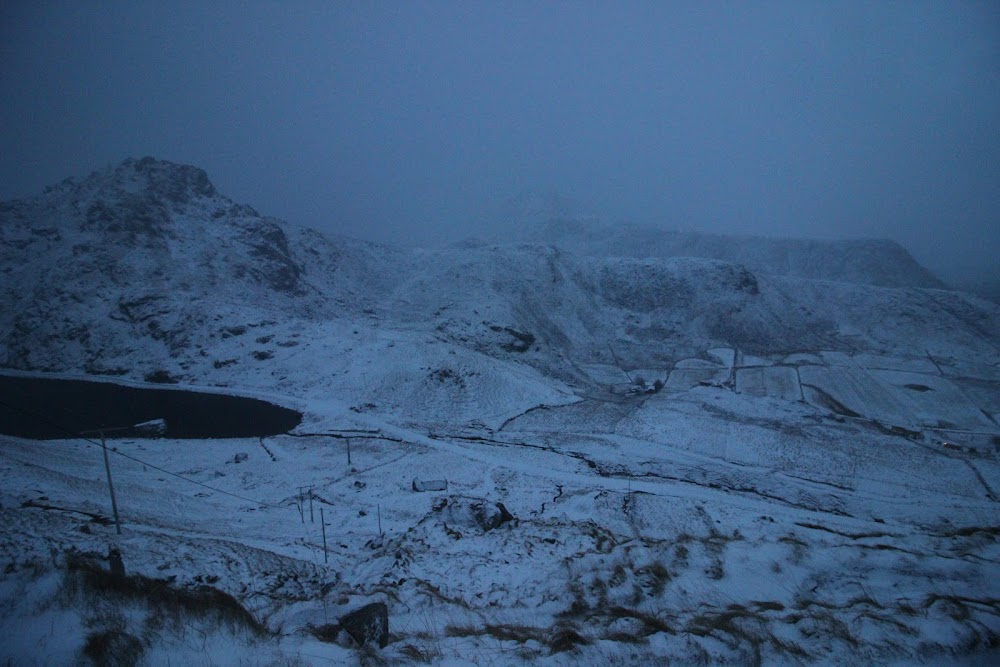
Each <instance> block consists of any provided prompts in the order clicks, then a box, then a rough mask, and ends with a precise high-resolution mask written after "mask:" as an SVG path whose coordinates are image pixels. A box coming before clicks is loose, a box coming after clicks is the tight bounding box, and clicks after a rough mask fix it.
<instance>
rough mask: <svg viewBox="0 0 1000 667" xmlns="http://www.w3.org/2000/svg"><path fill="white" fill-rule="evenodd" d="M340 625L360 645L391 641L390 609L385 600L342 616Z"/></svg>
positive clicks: (381, 643) (382, 643)
mask: <svg viewBox="0 0 1000 667" xmlns="http://www.w3.org/2000/svg"><path fill="white" fill-rule="evenodd" d="M340 626H341V627H342V628H343V629H344V631H345V632H346V633H347V634H348V635H350V636H351V639H353V640H354V641H355V642H356V643H357V644H358V646H365V645H366V644H378V646H379V648H385V645H386V644H388V643H389V609H388V608H387V607H386V606H385V603H384V602H373V603H371V604H367V605H365V606H364V607H361V608H360V609H355V610H354V611H352V612H350V613H349V614H346V615H344V616H341V617H340Z"/></svg>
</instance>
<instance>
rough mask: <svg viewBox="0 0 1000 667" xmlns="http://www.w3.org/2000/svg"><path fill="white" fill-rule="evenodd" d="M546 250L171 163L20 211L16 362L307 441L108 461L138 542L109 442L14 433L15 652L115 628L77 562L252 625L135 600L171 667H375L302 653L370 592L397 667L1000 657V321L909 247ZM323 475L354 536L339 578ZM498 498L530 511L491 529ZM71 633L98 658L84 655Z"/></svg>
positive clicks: (619, 235) (598, 238)
mask: <svg viewBox="0 0 1000 667" xmlns="http://www.w3.org/2000/svg"><path fill="white" fill-rule="evenodd" d="M535 232H537V233H538V236H537V237H536V238H531V239H528V240H530V241H532V242H518V243H509V244H493V245H472V244H466V245H465V246H463V247H452V248H447V249H442V250H423V249H403V248H393V247H388V246H379V245H375V244H370V243H364V242H360V241H356V240H352V239H347V238H328V237H325V236H323V235H321V234H319V233H317V232H315V231H312V230H309V229H304V228H299V227H296V226H294V225H291V224H288V223H285V222H282V221H279V220H275V219H272V218H266V217H263V216H260V215H259V214H257V213H256V212H255V211H254V210H253V209H251V208H249V207H247V206H244V205H240V204H237V203H234V202H232V201H231V200H229V199H227V198H226V197H225V196H224V195H222V194H220V193H218V192H217V191H216V190H215V188H214V187H213V186H212V184H211V183H210V182H209V180H208V178H207V176H206V175H205V173H204V172H203V171H201V170H199V169H197V168H194V167H188V166H182V165H175V164H171V163H167V162H162V161H157V160H154V159H152V158H144V159H141V160H127V161H125V162H123V163H121V164H119V165H116V166H114V167H110V168H108V169H106V170H103V171H100V172H97V173H95V174H92V175H91V176H89V177H87V178H84V179H81V180H67V181H65V182H63V183H61V184H59V185H57V186H54V187H52V188H49V189H48V190H47V191H46V192H45V193H43V194H41V195H39V196H37V197H34V198H31V199H28V200H23V201H14V202H5V203H3V204H0V276H2V283H0V304H2V309H0V347H2V349H0V366H3V367H4V368H5V369H7V370H8V372H21V373H43V372H44V373H57V374H60V375H71V376H82V375H86V376H102V377H103V378H105V379H113V380H114V381H119V382H124V381H129V382H143V381H146V382H157V383H163V382H166V383H174V384H177V385H178V386H186V385H190V386H200V387H215V388H216V390H223V389H224V390H226V391H233V392H235V393H241V394H246V395H253V396H261V397H266V398H268V399H270V400H275V401H279V402H282V403H284V404H287V405H288V406H290V407H294V408H296V409H299V410H302V411H303V412H304V413H305V421H304V423H303V425H302V426H301V427H300V428H299V430H298V432H297V434H296V435H294V436H293V435H289V436H281V437H275V438H267V439H266V440H265V439H261V440H259V441H258V440H257V439H251V440H230V441H210V442H205V443H203V444H204V446H203V447H198V448H192V447H191V446H190V444H189V443H182V442H176V441H143V440H125V441H119V442H118V443H117V445H116V446H117V447H118V451H119V452H120V453H121V454H123V455H127V456H129V457H131V458H121V457H119V458H116V459H115V460H114V466H115V469H116V475H119V479H117V480H116V485H117V486H118V487H119V492H120V495H121V497H122V501H121V505H122V507H123V512H124V515H125V522H126V534H125V535H123V536H122V537H118V536H116V535H115V534H114V530H113V528H110V527H109V526H107V525H105V524H103V523H101V522H100V521H97V519H94V520H93V521H91V520H90V519H88V518H87V517H98V518H99V519H103V518H104V517H105V516H106V515H107V511H108V510H107V507H106V502H105V496H104V493H105V487H104V485H103V478H102V477H101V475H102V474H103V467H102V465H101V463H100V458H99V455H98V456H97V458H95V454H97V452H96V450H93V449H92V448H91V447H90V446H89V445H87V444H86V443H83V442H80V441H65V442H60V441H55V442H47V443H34V442H30V441H26V440H19V439H16V438H8V437H3V439H2V446H0V476H2V479H3V484H2V487H0V488H2V489H3V490H2V491H0V513H2V516H3V519H4V523H5V525H6V526H7V527H8V528H7V529H6V532H5V534H4V535H3V540H2V542H0V551H2V554H3V556H4V557H5V558H8V559H9V560H10V561H11V562H12V563H13V565H12V566H11V567H9V568H8V569H7V572H6V573H5V575H4V578H3V579H2V580H0V582H2V584H3V587H2V588H0V592H2V594H3V596H2V599H0V603H2V604H6V605H7V608H8V609H9V610H11V611H10V613H8V614H7V617H6V619H5V620H4V621H2V627H0V630H2V631H4V632H5V633H6V636H19V637H24V642H23V643H18V644H16V645H14V647H13V648H8V649H5V650H6V651H7V652H6V653H4V652H0V657H5V656H10V657H12V658H14V659H15V661H25V662H29V663H30V662H31V660H36V661H37V662H40V663H45V662H65V661H66V660H64V658H66V659H72V658H73V656H77V655H78V653H79V646H80V644H81V643H82V642H83V640H84V638H87V637H90V638H93V636H94V632H96V631H95V630H92V628H94V627H97V626H100V627H101V628H103V627H105V625H108V623H110V621H108V619H106V618H105V617H104V616H101V614H100V613H97V612H98V611H100V609H103V608H104V607H102V605H103V604H104V603H103V602H100V601H98V603H94V601H93V600H90V601H89V602H88V599H89V598H87V597H86V596H83V597H80V595H81V594H80V590H81V589H80V586H81V584H80V583H79V581H78V579H79V577H80V576H84V575H79V574H73V572H79V571H83V572H87V571H88V570H86V568H84V569H83V570H72V568H70V570H71V572H70V573H69V574H61V572H63V570H64V569H65V568H66V567H67V563H70V564H72V563H76V562H77V560H74V559H76V558H77V556H72V557H71V556H70V555H67V554H71V553H76V552H73V550H77V552H85V553H91V554H93V553H104V552H106V551H107V548H108V547H109V546H111V545H115V546H118V547H120V548H122V549H123V550H124V551H125V552H126V557H127V561H128V566H129V568H130V569H129V571H130V572H137V573H139V574H142V575H144V576H147V577H171V578H172V582H173V584H174V585H176V586H177V587H178V589H183V590H188V589H191V590H196V589H197V586H198V585H201V584H204V583H205V582H206V581H207V582H209V583H213V584H214V585H216V586H217V587H219V588H220V589H221V590H223V591H225V592H226V593H227V594H229V595H232V596H233V598H234V600H235V601H236V602H237V603H239V604H240V605H243V606H245V607H246V608H248V609H250V610H251V611H253V612H254V613H255V614H256V615H257V617H258V618H259V619H261V621H262V622H263V629H261V628H260V627H256V626H254V627H253V628H250V630H247V632H251V634H252V635H253V636H252V637H249V638H248V637H242V636H237V635H239V633H238V632H236V631H235V630H233V628H229V630H226V629H224V628H223V629H220V628H219V627H214V626H211V624H210V623H209V624H208V626H206V625H205V624H206V623H208V622H207V621H205V619H204V618H201V617H199V618H201V620H199V621H197V623H196V622H195V621H190V623H189V625H188V626H185V624H184V623H179V624H177V625H173V626H169V627H164V626H163V624H162V622H161V621H156V618H157V616H156V612H155V610H153V609H149V608H147V607H146V606H143V605H144V604H145V603H140V602H137V601H135V600H131V598H130V600H131V601H130V602H128V605H130V606H128V609H129V612H128V614H127V615H126V616H127V618H126V617H123V619H118V618H117V617H116V619H114V620H115V623H116V624H117V625H115V627H116V628H117V627H124V628H125V630H123V631H122V632H123V633H124V634H126V635H128V636H132V637H137V638H138V639H137V640H136V641H138V642H139V644H138V646H139V648H138V649H136V644H134V643H133V644H130V645H131V646H132V648H133V650H138V651H139V653H140V654H142V655H145V656H146V659H147V660H148V661H150V664H153V663H157V662H165V661H166V660H173V661H176V662H178V663H181V662H185V663H187V662H192V661H193V662H198V661H199V660H200V661H202V662H206V663H207V662H209V661H212V660H214V661H215V662H216V663H218V662H220V661H222V662H224V661H225V660H226V657H225V656H228V657H229V659H231V660H232V661H234V662H236V661H237V660H245V661H247V662H251V663H252V662H253V661H254V660H255V659H256V660H257V661H258V662H261V663H264V664H267V660H270V659H271V658H270V657H269V658H261V657H260V656H262V655H267V656H273V657H274V659H275V660H278V661H279V662H280V661H282V660H292V659H298V660H299V661H300V662H302V663H305V664H313V663H314V662H316V661H322V660H335V661H341V662H344V661H347V660H354V661H358V660H361V661H364V660H367V659H368V658H370V657H372V656H371V655H370V654H369V653H367V652H365V651H354V650H353V649H349V648H344V647H343V646H342V645H341V644H337V643H333V644H331V643H324V642H321V641H319V640H317V639H314V638H313V637H312V635H310V634H308V632H307V631H306V630H307V628H308V627H310V626H323V625H325V624H329V623H331V622H332V621H335V620H336V618H337V617H338V616H339V615H340V614H342V613H344V612H345V611H347V610H348V609H350V608H353V607H355V606H357V605H359V604H362V603H364V602H370V601H376V600H377V601H383V602H386V603H387V605H388V608H389V614H390V619H391V632H392V635H391V637H390V643H389V646H388V647H387V648H385V649H384V650H383V653H384V654H385V657H388V658H390V659H398V660H401V661H406V660H411V661H414V660H415V661H420V660H424V659H426V660H428V661H431V662H441V663H449V662H450V663H452V664H465V663H467V662H468V661H470V660H474V661H478V662H480V663H487V662H489V663H492V664H511V663H518V662H531V663H536V662H546V661H548V663H550V664H570V663H572V664H600V663H605V662H608V661H615V660H617V661H619V662H625V663H637V662H650V661H662V659H663V658H668V659H670V660H675V661H679V662H682V663H687V662H701V663H722V662H733V663H746V662H755V661H756V662H761V661H763V662H768V663H779V664H781V663H788V664H798V663H802V662H813V661H817V662H826V663H830V662H832V663H856V662H858V661H860V662H887V661H892V660H902V661H904V662H907V661H910V662H912V661H916V660H930V661H934V662H941V661H945V660H947V659H951V658H953V657H955V656H957V655H964V654H966V653H970V652H972V653H975V652H976V651H978V650H981V649H983V647H988V646H990V645H993V646H995V645H996V642H997V641H998V637H1000V603H998V602H997V600H1000V588H998V584H997V582H998V581H1000V577H998V576H997V575H998V574H1000V572H998V568H997V559H998V556H1000V533H998V531H997V527H996V524H997V522H996V516H997V515H996V512H997V508H998V507H1000V504H998V501H1000V496H998V493H1000V463H998V460H997V456H998V450H1000V426H998V422H1000V307H998V305H997V304H995V303H992V302H990V301H987V300H984V299H981V298H978V297H975V296H972V295H969V294H965V293H962V292H956V291H951V290H946V289H941V285H940V283H938V282H937V281H936V279H934V278H933V277H932V276H930V275H929V274H928V273H927V272H926V271H924V270H923V269H922V268H921V267H919V266H918V265H916V263H915V262H913V260H912V259H911V258H910V257H909V255H907V254H906V253H905V251H903V250H902V249H901V248H899V247H898V246H896V245H895V244H891V243H888V242H856V243H840V242H837V243H834V242H830V243H825V242H814V241H770V240H764V239H738V238H730V237H707V236H704V235H683V234H675V235H671V234H663V233H655V234H654V233H653V232H647V231H642V230H638V229H637V228H631V227H625V228H620V229H617V230H615V229H610V228H605V229H601V228H598V227H596V226H594V225H591V224H590V223H588V224H587V225H586V226H585V227H581V226H580V225H578V224H576V223H573V224H558V223H553V224H551V225H545V226H543V227H540V228H537V229H535V231H534V232H532V233H535ZM524 240H525V239H523V238H522V239H521V241H524ZM219 388H223V389H219ZM58 411H59V406H53V414H54V415H58ZM318 433H325V434H327V435H325V436H319V435H309V434H318ZM348 438H351V439H350V440H347V439H348ZM346 442H350V443H352V447H353V456H354V460H353V462H352V463H350V464H348V463H347V461H346V458H345V456H344V453H345V452H344V448H343V445H344V444H345V443H346ZM944 442H948V446H947V447H946V446H945V445H944V444H943V443H944ZM151 466H155V467H151ZM414 479H422V480H428V479H431V480H436V479H446V480H447V482H448V487H447V490H446V491H444V492H440V493H418V492H416V491H414V487H413V486H412V484H413V481H414ZM199 485H200V486H199ZM206 485H207V486H206ZM303 485H306V486H311V487H312V488H313V491H312V495H311V496H310V498H311V500H312V501H313V502H314V503H316V504H317V505H319V506H321V507H323V508H325V509H326V510H328V513H327V514H326V521H327V526H326V528H327V532H328V533H329V537H330V539H329V542H330V543H331V545H336V546H331V548H330V549H328V553H327V554H326V557H325V558H324V556H323V554H322V552H321V551H320V548H321V546H320V545H321V542H320V539H321V535H320V531H319V530H318V526H317V525H316V524H315V521H318V518H317V517H313V518H312V520H310V519H309V518H307V516H308V514H307V511H306V510H304V509H303V507H304V505H303V503H304V500H303V495H302V492H301V491H300V490H299V487H301V486H303ZM226 494H230V495H226ZM497 502H501V503H503V504H504V506H505V507H506V508H507V509H508V510H509V511H510V513H511V514H512V515H513V516H515V517H516V520H514V521H509V522H506V523H504V524H503V525H502V526H499V527H497V526H494V525H493V519H492V518H491V517H493V516H495V514H493V513H494V512H495V510H493V509H491V508H493V507H495V504H496V503H497ZM373 517H378V518H377V519H375V518H373ZM484 517H485V519H484ZM376 521H380V522H383V523H384V524H385V531H384V532H385V534H384V535H379V534H378V531H377V529H376V528H375V527H374V526H376V525H377V524H376V523H375V522H376ZM328 546H329V545H328ZM74 582H75V583H74ZM71 584H72V585H71ZM143 585H145V584H143V583H142V582H141V581H137V582H135V586H137V587H138V588H139V589H141V587H142V586H143ZM46 586H49V587H50V588H46ZM67 587H69V588H71V589H72V591H75V592H72V591H70V592H72V594H70V593H68V592H67V591H66V590H65V589H66V588H67ZM25 591H34V592H33V593H32V596H33V597H32V596H27V597H26V596H25V594H24V592H25ZM50 593H51V595H50ZM178 595H179V594H178ZM74 596H76V597H74ZM102 599H103V598H102ZM67 600H69V602H67ZM91 603H94V604H91ZM95 604H96V606H95ZM47 609H48V610H51V609H56V610H57V611H56V612H52V614H55V616H57V617H58V618H59V619H60V622H63V621H65V622H66V623H68V627H70V628H72V631H68V632H66V633H64V635H65V637H63V638H58V639H57V638H56V637H55V636H54V635H53V634H52V633H51V632H50V631H49V630H47V628H49V627H51V624H52V622H53V618H54V616H52V615H51V614H50V615H48V616H47V615H46V614H48V613H49V612H46V611H45V610H47ZM95 609H97V611H95ZM95 619H96V620H95ZM106 621H107V622H106ZM119 621H120V622H119ZM88 623H89V624H90V625H89V626H88V625H87V624H88ZM157 623H160V624H159V625H157ZM199 624H201V625H199ZM185 627H187V628H188V629H186V630H185ZM88 628H89V629H88ZM192 628H194V629H192ZM88 633H90V634H88ZM192 633H200V634H198V636H200V637H201V640H200V641H201V644H200V646H201V648H200V649H199V648H198V645H194V644H193V643H192V641H191V638H192ZM319 634H322V633H319ZM101 636H104V635H101ZM209 637H210V638H211V641H209V639H208V638H209ZM63 639H64V640H65V642H68V643H65V642H64V641H63ZM122 641H125V640H124V639H123V640H122ZM73 642H76V643H75V644H74V643H73ZM254 642H257V644H254ZM251 644H252V645H254V646H258V645H261V646H265V647H266V650H260V651H251V650H250V649H248V648H247V646H248V645H251ZM235 645H239V646H240V648H239V649H238V650H234V649H233V648H232V647H233V646H235ZM39 646H41V647H42V649H41V650H39V649H38V648H37V647H39ZM31 647H35V648H31ZM220 647H221V648H220ZM33 650H34V651H36V653H34V654H32V653H31V651H33ZM61 651H62V652H61ZM32 655H34V656H36V657H34V658H33V657H32ZM67 656H68V657H67ZM220 656H222V657H221V658H220ZM254 656H257V657H256V658H255V657H254ZM470 656H471V657H470Z"/></svg>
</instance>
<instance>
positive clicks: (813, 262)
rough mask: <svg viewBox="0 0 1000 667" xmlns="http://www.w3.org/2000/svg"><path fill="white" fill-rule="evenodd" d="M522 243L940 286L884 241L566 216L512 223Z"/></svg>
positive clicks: (805, 274) (822, 276)
mask: <svg viewBox="0 0 1000 667" xmlns="http://www.w3.org/2000/svg"><path fill="white" fill-rule="evenodd" d="M513 227H514V230H515V231H514V235H515V237H516V238H519V239H521V240H522V241H525V242H531V243H544V244H549V245H555V246H558V247H560V248H563V249H565V250H567V251H569V252H573V253H576V254H580V255H595V256H601V257H604V256H620V257H704V258H708V259H718V260H722V261H726V262H732V263H736V264H742V265H744V266H747V267H748V268H750V269H751V270H753V271H755V272H760V273H770V274H775V275H781V276H791V277H795V278H812V279H818V280H835V281H840V282H850V283H860V284H867V285H878V286H882V287H937V288H943V287H945V285H944V283H942V282H941V281H940V280H939V279H938V278H937V277H935V276H934V275H933V274H932V273H931V272H930V271H928V270H927V269H925V268H924V267H922V266H921V265H920V264H919V263H917V261H916V260H914V259H913V257H912V256H911V255H910V254H909V253H908V252H907V251H906V250H905V249H904V248H903V247H902V246H901V245H899V244H898V243H896V242H894V241H890V240H885V239H881V240H839V241H834V240H813V239H808V240H807V239H783V238H766V237H759V236H739V235H720V234H708V233H703V232H687V231H670V230H663V229H656V228H653V227H646V226H643V225H637V224H632V223H618V224H615V225H608V224H601V223H600V222H598V221H594V220H578V219H573V218H550V219H544V220H543V219H539V218H538V216H537V215H535V214H530V215H528V216H527V218H525V219H518V220H516V221H515V222H514V223H513Z"/></svg>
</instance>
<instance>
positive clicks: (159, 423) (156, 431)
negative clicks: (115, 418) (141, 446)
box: [79, 419, 167, 535]
mask: <svg viewBox="0 0 1000 667" xmlns="http://www.w3.org/2000/svg"><path fill="white" fill-rule="evenodd" d="M166 430H167V422H166V421H165V420H163V419H153V420H151V421H148V422H142V423H141V424H134V425H132V426H112V427H106V428H98V429H94V430H92V431H80V433H79V435H91V434H97V435H99V436H100V437H101V451H103V452H104V472H105V473H106V474H107V476H108V493H109V494H111V512H112V513H113V514H114V517H115V532H116V533H118V534H119V535H121V534H122V522H121V519H119V518H118V499H117V498H116V497H115V485H114V483H113V482H112V481H111V462H110V461H108V443H107V441H106V440H105V434H106V433H119V432H122V431H134V432H135V433H136V434H138V435H152V436H157V437H158V436H161V435H163V434H164V433H165V432H166Z"/></svg>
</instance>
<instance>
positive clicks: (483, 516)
mask: <svg viewBox="0 0 1000 667" xmlns="http://www.w3.org/2000/svg"><path fill="white" fill-rule="evenodd" d="M472 515H473V516H474V517H475V519H476V523H478V524H479V527H480V528H482V529H483V530H484V531H490V530H493V529H494V528H499V527H500V526H502V525H503V524H505V523H507V522H508V521H513V520H514V515H512V514H511V513H510V512H508V511H507V508H506V507H504V505H503V503H496V504H495V505H494V506H493V507H490V506H489V505H488V504H487V503H486V502H485V501H483V502H480V503H476V504H474V505H473V506H472Z"/></svg>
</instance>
